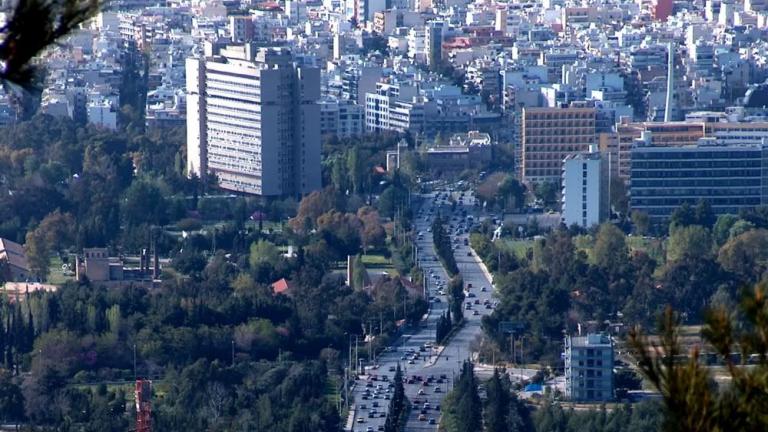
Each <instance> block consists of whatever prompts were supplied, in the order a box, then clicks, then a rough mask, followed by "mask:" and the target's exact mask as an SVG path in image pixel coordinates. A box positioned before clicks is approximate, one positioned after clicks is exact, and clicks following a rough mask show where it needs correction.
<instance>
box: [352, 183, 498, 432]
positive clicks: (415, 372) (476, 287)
mask: <svg viewBox="0 0 768 432" xmlns="http://www.w3.org/2000/svg"><path fill="white" fill-rule="evenodd" d="M435 195H436V194H435V193H431V194H427V195H422V196H421V198H422V204H421V206H420V211H419V212H418V214H420V216H419V217H418V218H417V220H416V231H417V232H419V233H421V238H420V239H419V240H417V246H418V251H419V253H418V256H419V262H420V265H421V267H422V268H423V269H424V271H425V272H426V274H427V275H428V276H429V275H430V271H431V272H432V274H434V275H436V276H429V284H428V289H429V294H430V296H431V297H435V298H437V299H439V302H434V303H432V307H431V309H430V312H429V314H428V316H427V319H426V320H424V321H423V322H422V326H421V328H416V329H411V330H410V331H407V332H406V333H405V334H404V335H403V336H402V337H401V338H400V340H399V341H398V343H397V344H396V345H395V346H393V347H391V351H389V352H386V353H384V354H382V355H381V356H380V357H379V359H378V364H379V368H378V369H377V370H369V374H370V375H373V374H376V375H378V377H377V380H375V381H374V380H373V379H372V377H370V376H363V377H361V379H360V380H358V381H357V385H356V386H355V389H354V400H355V404H356V409H355V419H354V426H353V427H354V429H353V430H354V431H361V432H365V431H368V430H372V431H377V430H383V425H384V420H385V417H384V416H385V415H386V412H387V408H388V407H389V399H388V398H389V395H391V390H389V392H387V389H388V383H389V381H386V382H385V381H381V379H382V378H381V377H382V376H387V378H388V379H389V380H390V381H391V379H392V377H393V376H394V372H393V371H394V368H395V366H396V365H397V363H398V362H399V363H400V365H401V368H402V369H403V373H404V375H405V376H406V377H407V378H412V377H413V376H419V377H421V378H422V379H423V380H426V379H427V378H428V377H430V376H432V377H434V378H435V382H433V383H431V384H429V385H428V386H424V385H423V384H422V383H421V382H418V381H415V382H414V383H413V384H406V385H405V393H406V395H407V397H408V399H409V400H410V401H411V402H413V405H414V406H413V410H412V411H411V414H410V417H409V418H408V424H407V426H406V430H407V431H435V430H437V424H438V423H439V419H440V411H438V410H436V409H435V408H436V407H437V406H438V405H439V404H440V403H441V401H442V399H443V397H445V394H446V392H447V391H448V390H450V388H451V386H452V384H453V379H454V375H455V374H457V373H458V372H459V369H460V365H461V362H462V361H464V360H466V359H467V358H469V355H470V352H469V346H470V344H471V343H472V341H474V340H475V339H476V338H477V336H478V335H480V334H481V332H482V330H481V328H480V319H481V318H482V316H483V315H486V314H489V313H491V312H492V310H491V309H486V307H485V306H484V302H485V301H486V300H487V301H488V302H490V303H492V302H493V301H494V299H493V298H492V294H491V292H492V287H491V283H490V281H489V280H488V278H487V277H486V275H485V273H483V271H482V270H481V267H480V260H479V259H478V258H477V257H476V256H475V255H474V254H471V256H468V253H470V249H469V247H468V246H465V245H464V240H465V239H467V241H468V236H469V235H468V234H467V233H466V231H467V230H466V229H464V230H462V231H461V233H457V232H456V229H457V227H458V226H463V227H464V228H469V226H471V224H469V223H468V222H467V219H466V218H464V217H463V216H461V213H460V212H461V210H462V209H465V210H466V211H467V214H468V215H474V216H475V217H476V213H475V207H474V206H473V204H474V198H473V197H472V195H471V192H466V193H465V197H464V198H463V204H461V205H457V206H456V210H455V211H453V212H452V211H451V205H450V203H449V202H448V201H446V200H444V199H440V200H437V202H436V203H435V202H434V201H435ZM452 195H453V196H454V198H456V199H457V200H458V198H459V193H458V192H454V193H452ZM441 196H442V197H443V198H444V197H446V193H445V192H442V193H441ZM438 212H440V214H442V215H443V216H444V218H445V217H447V218H448V219H449V220H448V222H447V223H448V224H449V225H451V226H448V227H446V228H447V229H448V232H449V233H450V234H451V237H452V238H454V239H456V240H455V241H456V243H455V244H456V245H457V247H456V250H455V252H454V253H455V256H456V261H457V264H458V266H459V270H460V272H461V274H462V276H463V277H464V282H465V286H466V285H468V284H471V285H472V288H471V289H469V291H470V292H471V293H472V295H473V297H470V298H467V299H466V300H465V303H467V302H470V303H472V305H471V309H468V310H465V311H464V317H465V319H466V323H465V324H464V326H463V327H462V329H461V330H460V331H459V332H458V333H456V334H455V335H454V337H453V338H451V341H450V342H449V344H448V345H447V346H445V347H436V348H433V349H429V348H428V349H425V351H423V352H420V349H424V348H423V347H424V344H425V343H428V342H430V343H434V340H435V327H436V322H437V318H438V317H439V316H440V315H441V314H442V313H444V312H445V311H446V310H447V308H448V300H447V298H446V296H445V295H439V294H438V285H439V284H441V283H443V284H446V285H447V281H448V275H447V274H446V272H445V269H443V267H442V266H441V265H440V262H439V261H437V260H436V259H435V251H434V245H433V240H432V235H431V232H430V231H431V225H432V221H433V218H434V217H435V215H436V214H437V213H438ZM482 287H485V288H486V289H485V291H482V290H481V289H482ZM475 300H477V303H479V304H474V303H475ZM474 311H477V315H474ZM409 352H414V353H416V352H417V353H419V356H418V358H415V359H414V358H413V355H412V354H409ZM441 376H444V377H445V378H444V379H442V381H443V382H442V383H438V382H437V381H440V377H441ZM377 386H381V388H380V389H377ZM366 391H367V394H366ZM419 393H423V394H419ZM364 396H365V397H366V398H367V400H365V399H363V397H364ZM425 402H428V403H429V405H430V407H429V409H427V410H425V411H422V409H423V408H424V403H425ZM374 403H377V404H378V405H379V407H377V408H374V407H373V404H374ZM363 405H364V406H365V408H363ZM372 411H375V414H373V415H372V414H371V412H372ZM422 412H423V413H424V414H423V417H421V416H422ZM382 413H383V414H384V416H382ZM420 418H421V420H420ZM432 420H434V424H430V423H431V421H432Z"/></svg>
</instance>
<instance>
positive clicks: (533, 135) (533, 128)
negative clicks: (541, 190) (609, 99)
mask: <svg viewBox="0 0 768 432" xmlns="http://www.w3.org/2000/svg"><path fill="white" fill-rule="evenodd" d="M522 123H523V124H522V127H523V129H522V155H521V157H522V172H521V177H522V180H523V182H525V183H543V182H554V183H558V184H559V183H560V176H561V174H562V172H561V170H562V164H563V159H565V157H566V156H568V155H570V154H574V153H581V152H585V151H587V150H589V148H590V146H591V145H593V144H595V141H596V134H595V108H592V107H586V108H585V107H573V106H572V107H568V108H523V122H522Z"/></svg>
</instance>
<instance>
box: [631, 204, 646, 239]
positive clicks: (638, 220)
mask: <svg viewBox="0 0 768 432" xmlns="http://www.w3.org/2000/svg"><path fill="white" fill-rule="evenodd" d="M631 217H632V225H633V226H634V228H635V234H637V235H640V236H645V235H648V230H649V229H650V228H651V218H650V217H649V216H648V213H645V212H642V211H639V210H633V211H632V216H631Z"/></svg>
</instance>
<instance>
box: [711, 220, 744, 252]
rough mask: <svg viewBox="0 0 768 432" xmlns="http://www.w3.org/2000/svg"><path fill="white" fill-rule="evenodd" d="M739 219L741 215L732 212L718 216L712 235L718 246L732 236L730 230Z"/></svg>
mask: <svg viewBox="0 0 768 432" xmlns="http://www.w3.org/2000/svg"><path fill="white" fill-rule="evenodd" d="M738 220H739V217H738V216H736V215H732V214H723V215H720V216H718V217H717V221H716V222H715V225H714V227H713V228H712V237H713V238H714V241H715V244H716V245H717V246H722V245H724V244H725V242H727V241H728V239H729V238H730V231H731V227H733V224H735V223H736V222H737V221H738Z"/></svg>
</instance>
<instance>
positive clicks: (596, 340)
mask: <svg viewBox="0 0 768 432" xmlns="http://www.w3.org/2000/svg"><path fill="white" fill-rule="evenodd" d="M564 358H565V397H566V399H568V400H571V401H577V402H581V401H583V402H590V401H609V400H612V399H613V398H614V395H613V341H612V340H611V337H610V336H608V335H604V334H594V333H590V334H588V335H586V336H566V337H565V355H564Z"/></svg>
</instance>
